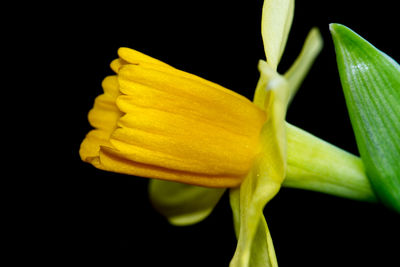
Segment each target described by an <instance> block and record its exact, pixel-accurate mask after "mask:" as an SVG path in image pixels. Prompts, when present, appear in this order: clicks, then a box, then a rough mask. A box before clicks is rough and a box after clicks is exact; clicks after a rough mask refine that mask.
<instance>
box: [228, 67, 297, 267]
mask: <svg viewBox="0 0 400 267" xmlns="http://www.w3.org/2000/svg"><path fill="white" fill-rule="evenodd" d="M259 69H260V72H261V77H260V81H259V83H258V85H257V91H258V92H256V94H255V99H254V102H255V103H257V104H258V106H259V107H261V106H264V107H265V108H267V113H268V114H270V117H269V120H268V121H267V122H266V123H265V124H264V126H263V129H262V132H261V142H262V145H261V152H260V154H259V155H258V158H257V159H256V161H255V163H254V165H253V168H252V170H251V171H250V173H249V174H248V176H247V177H246V178H245V180H244V181H243V183H242V184H241V186H240V188H237V189H231V195H230V197H231V207H232V210H233V214H234V218H235V221H236V223H235V229H236V233H237V234H238V246H237V249H236V252H235V255H234V257H233V259H232V261H231V267H247V266H250V264H252V262H254V263H253V264H255V262H256V259H255V257H257V258H258V259H260V258H262V259H263V262H264V263H265V265H266V266H276V259H275V256H274V255H275V253H274V250H273V246H272V241H271V238H270V236H269V232H268V228H267V227H266V224H263V223H264V222H263V209H264V206H265V205H266V203H267V202H268V201H269V200H270V199H272V198H273V197H274V196H275V194H276V193H277V192H278V191H279V189H280V186H281V183H282V182H283V179H284V177H285V172H286V132H285V127H286V126H285V115H286V108H287V105H288V99H289V94H290V92H289V88H288V83H287V82H286V80H285V79H284V78H283V77H282V76H280V75H279V74H277V73H276V72H274V71H271V67H269V65H268V64H265V62H264V63H263V62H261V63H260V66H259ZM261 90H265V91H266V93H265V94H262V91H261ZM262 97H264V99H260V98H262ZM260 233H262V234H261V235H259V234H260ZM256 235H257V237H256ZM256 243H259V244H260V243H261V244H263V246H267V247H259V246H257V245H255V244H256ZM252 259H253V260H252ZM251 266H253V265H251ZM255 266H257V265H255Z"/></svg>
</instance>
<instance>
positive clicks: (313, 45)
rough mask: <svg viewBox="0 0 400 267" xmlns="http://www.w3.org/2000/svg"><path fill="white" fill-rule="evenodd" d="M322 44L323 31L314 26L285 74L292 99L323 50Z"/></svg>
mask: <svg viewBox="0 0 400 267" xmlns="http://www.w3.org/2000/svg"><path fill="white" fill-rule="evenodd" d="M322 46H323V41H322V37H321V33H320V32H319V30H318V29H317V28H313V29H312V30H311V31H310V33H309V34H308V36H307V38H306V41H305V42H304V45H303V49H302V50H301V52H300V55H299V56H298V57H297V59H296V61H295V62H294V63H293V65H292V66H291V67H290V69H289V70H288V71H287V72H286V73H285V75H284V76H285V78H286V80H287V81H288V83H289V89H290V101H291V100H292V99H293V97H294V95H295V94H296V92H297V89H298V88H299V87H300V85H301V83H302V82H303V80H304V78H305V77H306V75H307V73H308V71H309V70H310V68H311V66H312V64H313V63H314V60H315V58H316V57H317V55H318V54H319V52H320V51H321V49H322Z"/></svg>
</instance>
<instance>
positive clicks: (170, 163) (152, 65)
mask: <svg viewBox="0 0 400 267" xmlns="http://www.w3.org/2000/svg"><path fill="white" fill-rule="evenodd" d="M118 54H119V57H120V58H119V59H117V60H115V61H113V62H112V64H111V67H112V69H113V70H114V71H115V72H116V74H117V75H113V76H109V77H107V78H105V80H104V81H103V84H102V85H103V88H104V94H102V95H100V96H99V97H97V99H96V101H95V104H94V107H93V109H92V110H91V111H90V113H89V121H90V123H91V125H92V126H93V127H95V128H96V129H95V130H93V131H91V132H90V133H89V134H88V135H87V137H86V138H85V140H84V141H83V143H82V145H81V150H80V155H81V158H82V160H84V161H86V162H89V163H91V164H93V165H94V166H95V167H97V168H100V169H104V170H108V171H113V172H119V173H125V174H131V175H136V176H142V177H149V178H159V179H163V180H168V181H177V182H182V183H188V184H193V185H200V186H206V187H224V188H226V187H235V186H238V185H240V183H241V182H242V180H243V179H244V177H245V176H246V175H247V173H248V172H249V170H250V168H251V166H252V163H253V160H254V158H255V156H256V154H257V153H258V152H259V151H260V132H261V128H262V125H263V124H264V122H265V121H266V119H267V115H266V113H265V112H264V111H263V110H261V109H260V108H258V107H257V106H256V105H254V104H253V103H252V102H250V101H249V100H247V99H246V98H245V97H243V96H241V95H238V94H236V93H234V92H233V91H229V90H227V89H225V88H223V87H221V86H219V85H217V84H215V83H212V82H209V81H206V80H204V79H202V78H199V77H197V76H195V75H192V74H189V73H186V72H183V71H180V70H177V69H175V68H173V67H171V66H169V65H167V64H165V63H162V62H160V61H158V60H155V59H153V58H151V57H149V56H146V55H144V54H142V53H140V52H137V51H135V50H131V49H128V48H120V49H119V50H118Z"/></svg>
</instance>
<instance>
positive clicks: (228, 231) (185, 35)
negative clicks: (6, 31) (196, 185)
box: [20, 0, 400, 266]
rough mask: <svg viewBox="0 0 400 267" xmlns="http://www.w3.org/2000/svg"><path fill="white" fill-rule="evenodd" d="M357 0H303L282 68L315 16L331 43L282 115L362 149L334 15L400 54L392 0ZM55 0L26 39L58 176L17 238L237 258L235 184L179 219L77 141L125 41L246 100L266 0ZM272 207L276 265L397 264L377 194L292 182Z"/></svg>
mask: <svg viewBox="0 0 400 267" xmlns="http://www.w3.org/2000/svg"><path fill="white" fill-rule="evenodd" d="M357 3H360V4H357ZM362 3H364V1H348V0H347V1H342V0H339V1H330V2H326V1H316V0H315V1H297V3H296V9H295V16H294V21H293V26H292V30H291V33H290V36H289V40H288V45H287V48H286V51H285V53H284V56H283V58H282V61H281V64H280V66H279V71H280V72H281V73H284V72H285V70H287V69H288V67H289V66H290V65H291V63H292V62H293V61H294V59H295V58H296V56H297V55H298V53H299V52H300V49H301V46H302V44H303V41H304V39H305V37H306V35H307V33H308V31H309V30H310V29H311V28H312V27H314V26H317V27H319V29H320V30H321V33H322V35H323V38H324V41H325V46H324V49H323V51H322V53H321V55H320V56H319V57H318V59H317V61H316V62H315V65H314V67H313V68H312V70H311V72H310V74H309V76H308V77H307V78H306V80H305V81H304V84H303V86H302V87H301V88H300V91H299V92H298V94H297V96H296V98H295V100H294V101H293V103H292V105H291V107H290V109H289V111H288V115H287V121H288V122H290V123H292V124H294V125H296V126H299V127H301V128H303V129H305V130H307V131H309V132H311V133H313V134H315V135H317V136H318V137H320V138H322V139H324V140H326V141H328V142H331V143H333V144H334V145H337V146H339V147H341V148H344V149H346V150H348V151H350V152H352V153H354V154H357V153H358V152H357V147H356V143H355V140H354V136H353V132H352V128H351V125H350V122H349V119H348V114H347V111H346V106H345V102H344V97H343V93H342V90H341V85H340V81H339V76H338V72H337V68H336V61H335V54H334V49H333V44H332V39H331V37H330V33H329V28H328V25H329V23H331V22H338V23H342V24H344V25H347V26H349V27H350V28H352V29H353V30H355V31H356V32H358V33H359V34H361V35H362V36H363V37H365V38H366V39H368V40H369V41H370V42H371V43H373V44H374V45H375V46H377V47H378V48H379V49H381V50H383V51H385V52H386V53H387V54H389V55H391V56H392V57H393V58H394V59H395V60H397V61H398V60H399V59H400V54H399V51H398V49H396V48H398V40H397V39H396V38H397V33H398V32H397V28H398V20H397V18H396V15H397V14H396V7H395V6H394V4H393V6H390V5H385V6H379V5H377V4H375V5H373V6H372V5H367V4H362ZM46 8H49V9H48V10H50V11H48V12H45V13H46V18H45V20H44V21H43V22H41V23H39V24H37V25H35V27H33V30H34V31H37V32H40V31H42V30H43V29H45V31H44V32H45V33H44V37H45V40H46V41H45V42H44V43H41V42H40V40H39V39H41V38H40V37H39V38H32V39H31V40H30V42H31V43H36V44H38V46H39V47H40V50H38V51H40V52H39V57H40V58H42V57H43V58H45V62H46V64H45V65H46V66H45V67H42V68H41V69H40V71H41V73H42V75H43V76H42V77H44V79H43V80H44V81H48V84H50V87H51V88H50V92H48V93H47V95H48V96H49V95H50V97H51V99H52V101H49V102H51V103H50V104H51V106H52V107H51V108H52V112H51V113H50V114H51V115H54V116H55V118H56V119H50V117H51V116H50V115H47V117H46V120H47V121H50V123H49V124H50V125H49V126H50V127H54V130H52V131H50V132H48V135H49V136H48V137H49V138H48V139H47V145H49V146H47V147H46V151H45V152H46V155H47V156H46V158H45V159H43V162H42V163H43V164H42V165H41V166H42V167H43V168H42V167H41V170H42V171H41V173H42V176H46V177H47V176H48V177H50V178H49V179H47V178H46V179H45V180H43V181H44V182H43V183H40V190H39V191H38V192H40V193H37V194H35V196H36V197H38V198H39V199H40V202H39V204H37V203H35V204H31V205H29V204H26V205H27V206H26V207H27V209H26V210H27V211H30V212H31V213H30V215H29V216H26V221H24V222H22V224H21V226H20V227H21V228H23V229H24V230H26V232H25V233H26V238H23V239H21V242H20V243H23V244H24V246H25V247H27V248H28V250H30V249H34V253H32V254H31V255H30V256H27V257H28V259H32V260H34V261H39V262H42V263H50V264H52V265H54V266H58V265H60V264H61V263H70V264H71V263H73V264H88V265H89V264H90V265H94V264H102V263H103V264H104V263H106V265H108V266H158V265H166V266H169V265H171V266H228V264H229V261H230V259H231V257H232V256H233V253H234V251H235V246H236V239H235V236H234V233H233V227H232V218H231V216H232V215H231V211H230V207H229V201H228V198H227V195H224V197H223V198H222V200H221V201H220V203H219V204H218V205H217V207H216V208H215V210H214V212H213V213H212V214H211V215H210V216H209V217H208V218H207V219H206V220H204V221H203V222H201V223H199V224H197V225H194V226H189V227H173V226H170V225H169V224H168V223H167V221H166V220H165V219H164V218H163V217H162V216H160V215H159V214H158V213H157V212H156V211H155V210H153V208H152V207H151V204H150V202H149V199H148V195H147V182H148V180H146V179H144V178H138V177H131V176H125V175H119V174H114V173H107V172H103V171H100V170H97V169H95V168H94V167H92V166H90V165H89V164H86V163H83V162H81V161H80V158H79V154H78V151H79V145H80V142H81V141H82V140H83V138H84V137H85V134H86V133H87V132H88V131H89V130H90V129H91V127H90V125H89V123H88V121H87V112H88V111H89V110H90V108H91V107H92V105H93V100H94V98H95V97H96V96H97V95H99V94H101V93H102V89H101V86H100V84H101V81H102V79H103V78H104V77H105V76H106V75H110V74H112V71H111V70H110V68H109V63H110V62H111V61H112V60H113V59H114V58H116V57H117V53H116V51H117V49H118V47H121V46H127V47H130V48H133V49H136V50H139V51H141V52H143V53H146V54H148V55H150V56H153V57H155V58H158V59H160V60H162V61H165V62H167V63H169V64H170V65H172V66H174V67H176V68H179V69H182V70H185V71H188V72H190V73H194V74H196V75H199V76H201V77H204V78H206V79H208V80H211V81H214V82H216V83H219V84H221V85H223V86H225V87H227V88H229V89H231V90H233V91H236V92H238V93H240V94H242V95H245V96H246V97H248V98H251V97H252V93H253V91H254V88H255V86H256V83H257V80H258V75H259V74H258V71H257V62H258V60H259V59H265V56H264V51H263V46H262V39H261V29H260V24H261V8H262V1H260V0H258V1H256V0H254V1H227V0H219V1H215V0H214V1H212V0H205V1H200V2H199V1H196V2H193V1H185V2H183V3H181V2H178V1H148V2H145V3H143V2H142V1H140V2H139V1H130V2H129V3H124V2H118V1H113V2H105V3H96V4H93V5H83V4H76V5H74V4H68V5H67V4H65V5H62V4H60V5H54V6H47V7H46ZM35 19H36V20H39V16H38V17H37V18H35ZM53 24H54V27H52V26H53ZM36 36H37V35H36ZM43 40H44V39H43ZM49 140H51V141H49ZM49 155H50V156H49ZM53 155H54V156H53ZM49 162H51V163H49ZM44 166H47V167H46V168H44ZM43 169H46V171H45V172H44V171H43ZM265 216H266V219H267V222H268V223H269V228H270V231H271V234H272V238H273V240H274V245H275V249H276V254H277V257H278V262H279V264H280V266H294V265H300V266H395V265H396V263H398V256H397V254H398V252H399V237H400V229H399V226H400V216H399V215H398V214H394V213H393V212H391V211H389V210H387V209H385V208H384V207H382V206H380V205H377V204H368V203H361V202H357V201H352V200H346V199H341V198H338V197H334V196H329V195H324V194H320V193H315V192H309V191H302V190H294V189H287V188H283V189H282V190H281V191H280V192H279V194H278V195H277V196H276V197H275V198H274V199H273V200H272V201H271V202H270V203H269V204H268V205H267V207H266V208H265ZM32 222H33V223H32Z"/></svg>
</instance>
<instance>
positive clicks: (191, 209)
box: [149, 179, 225, 226]
mask: <svg viewBox="0 0 400 267" xmlns="http://www.w3.org/2000/svg"><path fill="white" fill-rule="evenodd" d="M149 191H150V192H149V193H150V200H151V202H152V204H153V206H154V207H155V208H156V209H157V210H158V211H159V212H160V213H161V214H162V215H164V216H165V217H166V218H167V219H168V221H169V222H170V223H171V224H173V225H177V226H185V225H191V224H195V223H198V222H200V221H202V220H203V219H205V218H206V217H207V216H208V215H209V214H210V213H211V212H212V210H213V209H214V207H215V205H217V203H218V201H219V200H220V198H221V197H222V195H223V194H224V192H225V189H224V188H222V189H220V188H206V187H199V186H194V185H187V184H181V183H175V182H169V181H163V180H156V179H151V180H150V187H149Z"/></svg>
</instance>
